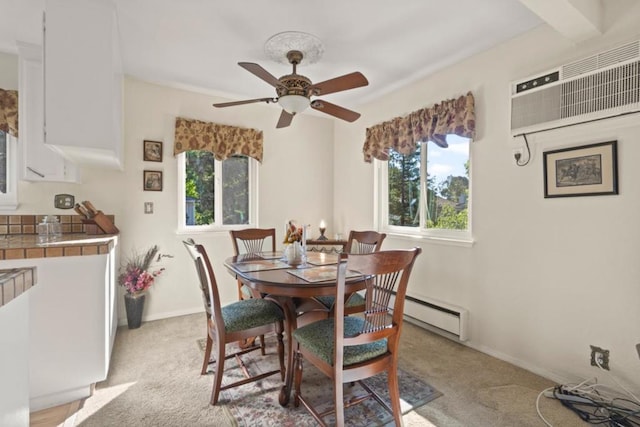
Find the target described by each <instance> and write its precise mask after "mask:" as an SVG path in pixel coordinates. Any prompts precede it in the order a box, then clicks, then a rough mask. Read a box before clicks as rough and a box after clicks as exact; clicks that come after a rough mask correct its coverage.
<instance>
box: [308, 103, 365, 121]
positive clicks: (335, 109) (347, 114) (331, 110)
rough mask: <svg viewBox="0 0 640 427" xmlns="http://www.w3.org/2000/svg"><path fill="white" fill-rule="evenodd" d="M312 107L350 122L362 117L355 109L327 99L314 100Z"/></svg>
mask: <svg viewBox="0 0 640 427" xmlns="http://www.w3.org/2000/svg"><path fill="white" fill-rule="evenodd" d="M311 108H313V109H314V110H318V111H321V112H323V113H326V114H329V115H331V116H334V117H337V118H339V119H342V120H346V121H348V122H355V121H356V120H358V118H359V117H360V113H356V112H355V111H351V110H348V109H346V108H344V107H341V106H339V105H336V104H332V103H330V102H327V101H322V100H321V99H316V100H315V101H313V102H312V103H311Z"/></svg>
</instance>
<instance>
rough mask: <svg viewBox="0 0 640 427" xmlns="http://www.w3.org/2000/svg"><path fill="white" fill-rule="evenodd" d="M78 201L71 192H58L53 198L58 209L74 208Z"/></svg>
mask: <svg viewBox="0 0 640 427" xmlns="http://www.w3.org/2000/svg"><path fill="white" fill-rule="evenodd" d="M75 203H76V198H75V197H73V196H72V195H71V194H56V195H55V197H54V199H53V204H54V206H55V207H56V208H58V209H73V206H74V205H75Z"/></svg>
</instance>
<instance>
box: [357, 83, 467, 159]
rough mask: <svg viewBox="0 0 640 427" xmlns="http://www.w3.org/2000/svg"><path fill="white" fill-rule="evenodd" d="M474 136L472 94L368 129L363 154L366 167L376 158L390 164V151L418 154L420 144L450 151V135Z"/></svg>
mask: <svg viewBox="0 0 640 427" xmlns="http://www.w3.org/2000/svg"><path fill="white" fill-rule="evenodd" d="M475 132H476V117H475V107H474V99H473V94H472V93H471V92H469V93H467V95H465V96H461V97H459V98H457V99H449V100H447V101H442V102H441V103H440V104H436V105H434V106H433V107H430V108H423V109H420V110H417V111H414V112H412V113H411V114H409V115H407V116H405V117H396V118H394V119H391V120H389V121H387V122H384V123H380V124H377V125H375V126H372V127H370V128H367V136H366V139H365V142H364V147H363V148H362V152H363V153H364V161H365V162H367V163H371V162H372V161H373V159H374V158H376V159H378V160H389V149H390V148H393V149H394V150H396V151H397V152H399V153H400V154H410V153H413V152H414V151H416V147H417V144H418V143H420V142H426V141H433V142H435V143H436V144H438V145H439V146H441V147H447V146H448V145H447V141H446V137H447V134H455V135H458V136H463V137H466V138H474V137H475Z"/></svg>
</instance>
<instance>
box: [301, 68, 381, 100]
mask: <svg viewBox="0 0 640 427" xmlns="http://www.w3.org/2000/svg"><path fill="white" fill-rule="evenodd" d="M368 84H369V81H368V80H367V78H366V77H365V76H364V75H362V73H361V72H359V71H356V72H354V73H350V74H345V75H344V76H340V77H336V78H333V79H330V80H325V81H323V82H320V83H316V84H313V85H311V86H309V87H308V88H307V93H310V94H312V95H326V94H328V93H334V92H340V91H343V90H349V89H355V88H357V87H362V86H366V85H368Z"/></svg>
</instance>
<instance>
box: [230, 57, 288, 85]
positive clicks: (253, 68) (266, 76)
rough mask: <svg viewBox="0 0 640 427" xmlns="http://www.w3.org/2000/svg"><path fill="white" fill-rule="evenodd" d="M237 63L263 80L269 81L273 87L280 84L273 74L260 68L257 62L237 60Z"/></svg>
mask: <svg viewBox="0 0 640 427" xmlns="http://www.w3.org/2000/svg"><path fill="white" fill-rule="evenodd" d="M238 65H239V66H241V67H242V68H244V69H245V70H247V71H248V72H250V73H252V74H254V75H256V76H257V77H260V78H261V79H262V80H264V81H265V82H267V83H269V84H270V85H271V86H273V87H278V86H282V83H280V80H278V79H277V78H276V77H275V76H274V75H273V74H271V73H270V72H268V71H267V70H265V69H264V68H262V66H260V65H258V64H254V63H253V62H238Z"/></svg>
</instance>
